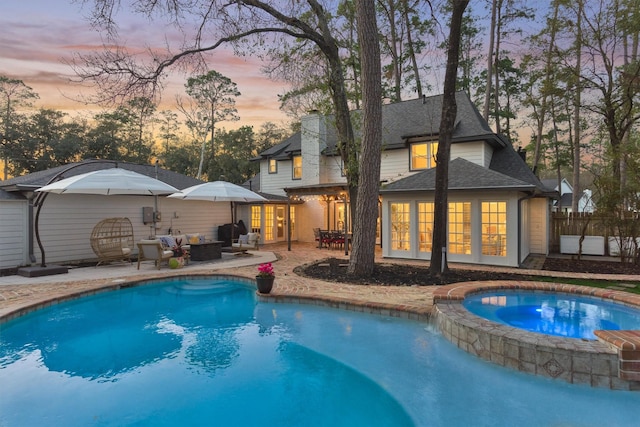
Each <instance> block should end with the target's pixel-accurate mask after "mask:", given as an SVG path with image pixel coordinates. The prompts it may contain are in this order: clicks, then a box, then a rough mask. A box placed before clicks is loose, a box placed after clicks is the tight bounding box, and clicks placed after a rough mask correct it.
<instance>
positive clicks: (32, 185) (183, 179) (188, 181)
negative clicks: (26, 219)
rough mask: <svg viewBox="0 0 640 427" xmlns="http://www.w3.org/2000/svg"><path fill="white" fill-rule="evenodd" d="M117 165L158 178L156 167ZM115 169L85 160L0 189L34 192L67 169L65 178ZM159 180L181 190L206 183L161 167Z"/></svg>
mask: <svg viewBox="0 0 640 427" xmlns="http://www.w3.org/2000/svg"><path fill="white" fill-rule="evenodd" d="M76 165H78V166H76ZM117 165H118V167H119V168H122V169H127V170H130V171H133V172H137V173H140V174H142V175H147V176H150V177H152V178H156V167H155V166H154V165H139V164H136V163H128V162H117ZM72 166H74V167H73V169H69V168H70V167H72ZM113 167H114V162H108V161H105V162H100V161H96V160H85V161H82V162H76V163H69V164H67V165H63V166H58V167H55V168H51V169H47V170H44V171H39V172H34V173H30V174H27V175H22V176H18V177H16V178H12V179H8V180H6V181H2V182H0V188H2V189H4V190H6V191H33V190H36V189H38V188H40V187H43V186H45V185H47V184H48V183H49V181H51V180H52V179H53V178H54V177H55V176H56V175H58V174H59V173H61V172H64V171H65V170H67V169H69V171H67V172H64V174H63V177H64V178H68V177H71V176H75V175H80V174H83V173H87V172H92V171H96V170H102V169H110V168H113ZM157 178H158V179H159V180H160V181H162V182H165V183H167V184H169V185H172V186H174V187H176V188H177V189H179V190H182V189H183V188H187V187H190V186H192V185H197V184H202V183H203V182H204V181H202V180H199V179H196V178H192V177H190V176H186V175H183V174H180V173H177V172H173V171H170V170H168V169H162V168H160V167H159V168H158V170H157Z"/></svg>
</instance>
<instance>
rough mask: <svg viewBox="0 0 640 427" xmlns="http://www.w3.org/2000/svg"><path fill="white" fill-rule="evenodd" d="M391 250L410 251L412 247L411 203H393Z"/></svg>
mask: <svg viewBox="0 0 640 427" xmlns="http://www.w3.org/2000/svg"><path fill="white" fill-rule="evenodd" d="M389 212H391V215H390V220H391V249H392V250H394V251H408V250H409V249H410V247H411V240H410V238H411V234H410V227H411V206H410V204H409V203H391V204H390V205H389Z"/></svg>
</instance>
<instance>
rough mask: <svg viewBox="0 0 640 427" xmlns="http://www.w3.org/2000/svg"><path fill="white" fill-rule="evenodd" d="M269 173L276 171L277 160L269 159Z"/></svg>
mask: <svg viewBox="0 0 640 427" xmlns="http://www.w3.org/2000/svg"><path fill="white" fill-rule="evenodd" d="M269 173H278V161H277V160H276V159H269Z"/></svg>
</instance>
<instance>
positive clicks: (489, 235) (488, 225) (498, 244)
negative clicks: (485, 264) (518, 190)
mask: <svg viewBox="0 0 640 427" xmlns="http://www.w3.org/2000/svg"><path fill="white" fill-rule="evenodd" d="M481 212H482V232H481V233H482V234H481V236H480V237H481V239H482V255H491V256H501V257H504V256H507V202H497V201H496V202H482V203H481Z"/></svg>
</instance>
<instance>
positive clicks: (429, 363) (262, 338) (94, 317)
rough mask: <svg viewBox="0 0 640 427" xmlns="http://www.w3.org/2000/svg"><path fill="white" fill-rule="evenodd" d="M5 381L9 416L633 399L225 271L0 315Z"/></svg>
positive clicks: (459, 413)
mask: <svg viewBox="0 0 640 427" xmlns="http://www.w3.org/2000/svg"><path fill="white" fill-rule="evenodd" d="M0 384H1V385H2V386H1V387H0V425H2V426H3V427H5V426H42V425H65V426H75V425H78V426H90V425H99V426H110V425H135V426H143V425H149V426H162V425H237V426H274V425H282V426H285V425H288V426H297V425H314V426H323V425H331V426H343V425H344V426H378V425H379V426H390V425H393V426H402V425H417V426H434V425H436V426H438V425H447V426H448V425H474V426H485V425H486V426H489V425H496V424H501V425H515V424H518V425H520V426H540V425H558V424H562V425H581V426H598V425H609V426H615V425H630V424H632V423H633V422H635V420H636V415H635V411H634V409H633V408H634V407H637V405H638V404H640V394H638V393H633V392H613V391H610V390H604V389H591V388H588V387H584V386H575V385H568V384H564V383H558V382H554V381H551V380H548V379H542V378H536V377H531V376H529V375H525V374H522V373H518V372H512V371H509V370H507V369H503V368H501V367H498V366H494V365H491V364H488V363H486V362H484V361H482V360H479V359H477V358H474V357H472V356H470V355H468V354H466V353H465V352H462V351H460V350H458V349H456V348H455V347H454V346H453V345H451V344H450V343H449V342H447V341H446V340H444V339H443V338H442V337H441V336H440V335H439V334H438V333H437V332H435V331H434V329H433V328H432V327H431V326H430V325H427V324H424V323H421V322H414V321H409V320H403V319H397V318H389V317H384V316H373V315H366V314H362V313H355V312H348V311H341V310H335V309H329V308H323V307H317V306H313V305H295V304H275V303H262V302H260V303H259V302H257V301H256V300H255V293H254V288H252V287H249V286H246V285H244V284H242V283H238V282H234V281H231V282H229V281H227V280H222V279H218V278H211V279H207V280H204V279H203V280H172V281H169V282H165V283H152V284H147V285H144V286H136V287H132V288H128V289H123V290H120V291H116V292H109V293H103V294H99V295H95V296H92V297H87V298H82V299H79V300H75V301H69V302H65V303H61V304H58V305H55V306H52V307H49V308H46V309H43V310H38V311H36V312H33V313H30V314H28V315H26V316H23V317H21V318H18V319H15V320H13V321H10V322H7V323H5V324H1V325H0ZM569 406H570V407H571V410H568V409H567V408H568V407H569Z"/></svg>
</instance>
